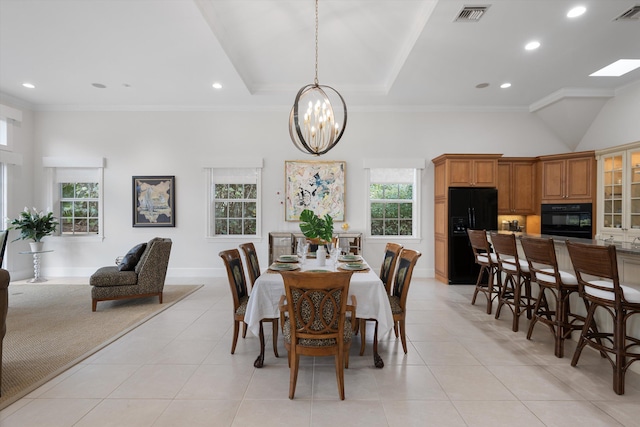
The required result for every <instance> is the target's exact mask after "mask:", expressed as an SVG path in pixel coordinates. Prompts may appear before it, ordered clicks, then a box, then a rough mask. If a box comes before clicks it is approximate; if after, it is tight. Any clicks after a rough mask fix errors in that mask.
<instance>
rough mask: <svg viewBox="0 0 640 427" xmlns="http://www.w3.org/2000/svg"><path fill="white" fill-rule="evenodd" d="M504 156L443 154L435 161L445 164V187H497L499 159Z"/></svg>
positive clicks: (434, 160) (435, 162)
mask: <svg viewBox="0 0 640 427" xmlns="http://www.w3.org/2000/svg"><path fill="white" fill-rule="evenodd" d="M500 157H502V154H443V155H442V156H439V157H437V158H435V159H433V162H434V164H440V163H444V168H445V170H446V171H447V172H446V176H445V179H446V182H445V187H446V188H448V187H496V186H497V184H498V159H499V158H500Z"/></svg>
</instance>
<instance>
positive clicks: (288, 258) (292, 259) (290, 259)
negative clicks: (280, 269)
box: [278, 255, 298, 263]
mask: <svg viewBox="0 0 640 427" xmlns="http://www.w3.org/2000/svg"><path fill="white" fill-rule="evenodd" d="M278 262H284V263H289V262H298V256H297V255H280V256H279V257H278Z"/></svg>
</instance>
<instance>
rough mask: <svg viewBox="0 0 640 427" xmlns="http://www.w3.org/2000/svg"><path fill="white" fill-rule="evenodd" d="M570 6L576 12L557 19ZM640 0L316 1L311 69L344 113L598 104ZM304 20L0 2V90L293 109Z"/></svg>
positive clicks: (107, 105) (307, 10)
mask: <svg viewBox="0 0 640 427" xmlns="http://www.w3.org/2000/svg"><path fill="white" fill-rule="evenodd" d="M578 4H581V5H584V6H586V7H587V11H586V13H585V14H584V15H583V16H581V17H579V18H574V19H569V18H567V17H566V13H567V11H568V10H569V9H570V8H571V7H573V6H575V5H578ZM639 4H640V0H634V1H630V0H606V1H605V0H487V1H476V0H467V1H458V0H320V4H319V14H320V19H319V69H318V79H319V82H320V83H321V84H326V85H330V86H332V87H334V88H336V89H337V90H338V91H339V92H340V93H341V94H342V95H343V97H344V98H345V100H346V103H347V106H348V107H349V108H350V109H380V110H383V109H416V110H419V109H426V110H436V111H440V110H480V111H492V110H493V111H495V110H498V111H511V110H520V111H537V110H539V109H542V108H546V107H547V106H549V105H552V104H554V103H557V102H558V101H562V100H564V99H569V98H570V99H572V100H575V99H584V100H585V101H587V102H592V101H593V100H597V102H601V100H603V99H608V98H610V97H611V96H614V94H615V90H616V89H618V88H621V87H624V86H626V85H629V84H632V83H635V82H638V81H640V69H638V70H635V71H632V72H630V73H628V74H626V75H624V76H621V77H589V74H590V73H592V72H594V71H596V70H598V69H600V68H601V67H603V66H605V65H608V64H609V63H611V62H613V61H615V60H617V59H620V58H640V20H638V19H635V20H628V21H616V20H615V18H616V17H618V16H619V15H621V14H623V13H624V12H625V11H627V10H628V9H630V8H631V7H633V6H635V5H639ZM477 5H483V6H489V8H488V9H487V11H486V13H485V14H484V15H483V16H482V18H481V19H480V20H479V21H477V22H454V21H455V18H456V17H457V15H458V14H459V13H460V11H461V10H462V8H463V6H477ZM638 16H640V14H639V15H638ZM638 16H636V17H638ZM314 25H315V22H314V2H313V0H126V1H125V0H83V1H78V0H0V97H1V98H5V99H7V100H11V101H14V102H19V103H22V104H23V105H26V106H28V107H31V108H33V109H36V110H47V109H88V110H101V109H106V110H114V109H125V110H126V109H152V110H155V109H185V110H189V109H192V110H216V109H227V110H234V109H238V110H246V109H263V108H283V109H288V108H290V107H291V105H292V103H293V100H294V98H295V95H296V93H297V91H298V89H300V87H302V86H304V85H306V84H310V83H312V82H313V79H314ZM534 39H536V40H539V41H540V43H541V47H540V48H539V49H537V50H535V51H525V50H524V45H525V44H526V43H527V42H529V41H531V40H534ZM24 82H30V83H33V84H34V85H35V86H36V87H35V89H27V88H24V87H22V84H23V83H24ZM214 82H219V83H221V84H222V85H223V88H222V89H219V90H216V89H213V88H212V87H211V85H212V83H214ZM503 82H510V83H511V84H512V86H511V87H510V88H508V89H500V84H501V83H503ZM96 83H97V84H100V85H104V86H106V87H105V88H96V87H94V86H92V84H96ZM481 83H488V86H487V87H485V88H482V89H479V88H476V85H478V84H481ZM572 108H578V109H579V107H577V106H576V107H574V106H573V105H571V106H570V109H572ZM593 109H594V108H593V106H590V107H589V108H587V110H589V111H591V110H593ZM550 116H556V115H554V114H550Z"/></svg>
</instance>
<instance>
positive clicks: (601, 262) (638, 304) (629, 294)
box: [567, 241, 640, 394]
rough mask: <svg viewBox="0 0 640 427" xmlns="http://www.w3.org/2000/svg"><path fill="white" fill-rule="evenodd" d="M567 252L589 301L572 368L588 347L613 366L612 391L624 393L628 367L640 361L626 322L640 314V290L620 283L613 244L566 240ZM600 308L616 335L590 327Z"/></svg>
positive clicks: (639, 349)
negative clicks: (590, 243)
mask: <svg viewBox="0 0 640 427" xmlns="http://www.w3.org/2000/svg"><path fill="white" fill-rule="evenodd" d="M567 249H568V250H569V256H570V257H571V262H572V263H573V268H574V269H575V272H576V278H577V279H578V287H579V292H580V295H581V296H582V297H583V298H585V299H586V300H587V301H588V302H589V310H588V311H587V318H586V320H585V325H584V326H583V328H582V333H581V334H580V340H579V341H578V346H577V347H576V352H575V353H574V354H573V359H572V360H571V366H576V365H577V364H578V360H579V359H580V354H581V353H582V349H584V347H585V345H589V346H590V347H592V348H594V349H596V350H598V351H599V352H600V354H602V355H603V356H605V357H606V358H607V359H609V362H610V363H611V366H612V367H613V390H614V391H615V392H616V394H624V376H625V373H626V372H627V368H629V366H630V365H631V364H632V363H633V362H635V361H636V360H639V359H640V347H637V346H640V339H639V338H638V337H631V336H629V335H627V320H629V318H630V317H631V316H632V315H634V314H638V313H640V291H638V290H637V289H634V288H632V287H629V286H625V285H621V284H620V279H619V276H618V261H617V257H616V247H615V246H614V245H609V246H597V245H589V244H583V243H574V242H570V241H567ZM585 276H586V277H585ZM602 279H607V280H602ZM598 308H602V309H604V310H602V312H606V313H608V314H609V315H610V316H611V318H612V320H613V332H598V331H597V330H593V329H591V328H589V325H590V324H591V322H593V321H594V314H595V312H596V309H598ZM633 347H636V349H635V350H636V351H631V349H632V348H633Z"/></svg>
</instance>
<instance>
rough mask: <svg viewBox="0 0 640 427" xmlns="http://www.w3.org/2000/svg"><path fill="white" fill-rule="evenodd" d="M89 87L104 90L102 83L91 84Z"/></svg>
mask: <svg viewBox="0 0 640 427" xmlns="http://www.w3.org/2000/svg"><path fill="white" fill-rule="evenodd" d="M91 86H93V87H97V88H98V89H104V88H106V86H105V85H103V84H102V83H91Z"/></svg>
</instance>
